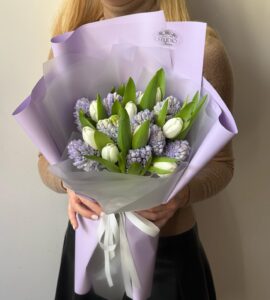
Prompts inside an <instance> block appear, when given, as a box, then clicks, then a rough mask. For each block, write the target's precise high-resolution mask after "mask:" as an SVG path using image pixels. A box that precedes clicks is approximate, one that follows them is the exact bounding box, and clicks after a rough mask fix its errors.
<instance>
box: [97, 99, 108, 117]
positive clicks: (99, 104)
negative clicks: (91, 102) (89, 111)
mask: <svg viewBox="0 0 270 300" xmlns="http://www.w3.org/2000/svg"><path fill="white" fill-rule="evenodd" d="M106 118H107V112H106V110H105V108H104V106H103V104H102V100H101V97H100V95H99V94H97V119H98V121H99V120H103V119H106Z"/></svg>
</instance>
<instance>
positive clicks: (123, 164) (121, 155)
mask: <svg viewBox="0 0 270 300" xmlns="http://www.w3.org/2000/svg"><path fill="white" fill-rule="evenodd" d="M118 165H119V168H120V170H121V173H126V155H124V153H123V152H120V153H119V154H118Z"/></svg>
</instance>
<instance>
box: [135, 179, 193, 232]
mask: <svg viewBox="0 0 270 300" xmlns="http://www.w3.org/2000/svg"><path fill="white" fill-rule="evenodd" d="M188 199H189V188H188V185H186V186H185V187H184V188H183V189H182V190H181V191H180V193H178V194H176V195H175V196H174V198H172V199H171V200H170V201H169V202H168V203H165V204H161V205H158V206H156V207H153V208H150V209H147V210H141V211H137V212H136V213H137V214H139V215H141V216H142V217H144V218H145V219H148V220H149V221H152V222H153V223H155V224H156V226H158V227H159V228H162V227H163V226H164V225H165V224H166V223H167V222H168V220H169V219H170V218H171V217H172V216H173V215H174V214H175V212H176V211H177V210H178V209H179V208H181V207H184V206H185V205H186V204H187V202H188Z"/></svg>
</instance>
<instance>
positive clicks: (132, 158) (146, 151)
mask: <svg viewBox="0 0 270 300" xmlns="http://www.w3.org/2000/svg"><path fill="white" fill-rule="evenodd" d="M150 157H152V148H151V147H150V146H149V145H147V146H145V147H143V148H140V149H130V150H129V151H128V155H127V167H128V168H129V167H130V165H131V164H132V163H135V162H138V163H140V164H141V165H142V166H145V165H146V163H147V161H148V160H149V158H150Z"/></svg>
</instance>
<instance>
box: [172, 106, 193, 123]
mask: <svg viewBox="0 0 270 300" xmlns="http://www.w3.org/2000/svg"><path fill="white" fill-rule="evenodd" d="M195 105H196V104H195V103H194V102H189V103H188V104H186V105H185V107H182V108H181V109H180V111H179V112H178V113H176V114H175V116H174V117H175V118H181V119H183V120H189V119H190V118H191V115H192V113H193V111H194V109H195V107H196V106H195Z"/></svg>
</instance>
